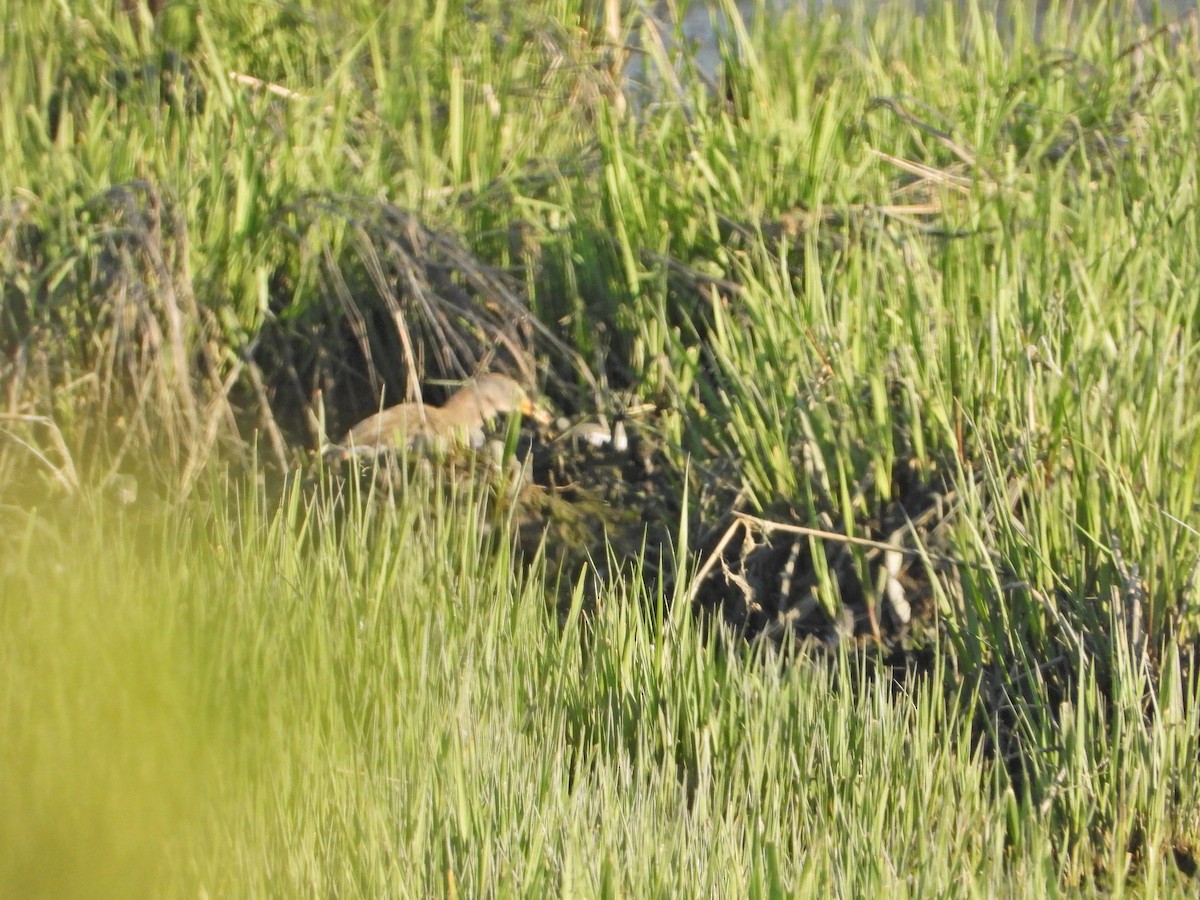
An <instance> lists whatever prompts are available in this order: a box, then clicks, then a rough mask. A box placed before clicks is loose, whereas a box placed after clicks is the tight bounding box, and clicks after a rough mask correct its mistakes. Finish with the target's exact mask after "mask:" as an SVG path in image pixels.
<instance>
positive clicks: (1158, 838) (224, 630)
mask: <svg viewBox="0 0 1200 900" xmlns="http://www.w3.org/2000/svg"><path fill="white" fill-rule="evenodd" d="M433 488H436V485H435V486H433ZM433 488H431V486H430V485H428V484H427V485H425V486H423V487H422V486H421V485H418V484H415V483H414V484H412V485H410V488H409V490H410V492H411V493H410V494H409V496H408V497H406V498H405V500H406V502H404V503H401V504H399V505H396V504H394V503H386V504H383V503H378V502H369V503H364V502H362V501H361V498H358V497H355V496H350V497H348V498H347V499H346V502H345V506H344V508H343V509H342V511H341V513H340V514H338V515H332V514H331V513H330V511H329V509H330V507H329V505H327V504H326V503H325V502H320V503H316V502H311V501H307V502H306V501H305V500H304V498H303V497H302V495H301V494H300V493H299V492H298V491H297V492H295V493H292V494H290V495H289V496H287V497H285V499H284V502H283V504H282V507H281V508H280V509H279V510H278V511H275V512H271V511H269V510H267V509H264V507H263V505H262V504H261V503H260V502H258V501H256V500H255V498H254V497H253V496H252V495H251V496H247V497H243V498H242V499H241V500H233V501H219V502H218V503H216V504H215V505H213V506H212V507H211V508H208V509H202V508H201V506H200V504H196V505H195V506H193V507H192V509H191V510H190V511H189V512H188V513H186V514H185V515H183V516H180V515H179V514H178V513H177V512H174V511H171V510H163V511H162V512H161V513H157V514H155V513H149V512H147V513H143V514H133V513H129V512H128V511H120V510H113V509H111V508H109V509H105V508H104V507H103V504H91V503H84V502H83V501H80V505H78V506H73V507H69V508H64V509H61V510H58V511H57V512H56V513H42V514H39V515H38V516H36V517H34V516H31V517H29V518H28V519H27V520H26V526H25V528H26V530H25V535H24V536H23V537H22V535H21V534H20V533H19V522H18V521H17V520H16V519H15V518H14V519H6V538H9V539H11V541H10V544H9V546H10V547H12V548H13V550H12V552H10V553H7V554H6V555H5V561H4V566H3V571H2V578H3V580H2V583H0V591H2V596H3V597H4V598H5V602H4V606H3V628H2V629H0V660H2V661H3V672H4V678H3V691H4V693H3V696H2V702H0V733H2V734H3V735H4V740H3V741H0V828H2V829H3V840H0V848H2V849H0V891H2V892H3V893H4V894H5V895H6V896H72V895H73V896H139V895H141V896H146V895H153V896H164V895H170V896H176V895H178V896H198V895H200V896H229V895H235V894H236V895H239V896H255V895H269V896H280V895H286V896H296V895H303V896H330V895H353V896H397V895H411V894H421V895H427V894H430V893H432V894H442V895H457V896H477V895H481V894H497V893H498V894H519V895H526V896H527V895H530V894H535V895H546V894H555V893H557V894H567V895H572V896H578V895H605V896H612V895H620V894H625V895H631V894H632V895H638V896H678V895H680V894H681V893H682V894H687V895H692V896H696V895H705V896H713V895H739V896H742V895H746V894H747V893H748V894H749V895H750V896H762V897H765V896H778V895H780V894H789V895H795V894H801V895H803V894H808V893H811V892H813V891H816V890H824V889H828V888H833V889H834V890H836V891H838V892H841V893H845V894H851V895H856V896H860V895H871V894H880V893H887V894H895V893H897V892H898V893H901V894H904V893H911V894H917V895H922V896H924V895H929V894H931V893H952V894H961V893H974V894H989V895H995V894H1009V895H1011V894H1020V895H1022V896H1029V895H1039V894H1046V893H1056V892H1058V891H1060V890H1063V889H1069V888H1078V887H1083V886H1089V885H1090V886H1092V887H1095V888H1102V889H1104V890H1106V891H1108V890H1117V889H1121V888H1123V887H1134V886H1138V887H1139V889H1147V890H1150V891H1158V892H1165V893H1174V892H1178V891H1180V890H1183V889H1184V886H1185V885H1186V877H1185V876H1184V875H1183V874H1182V873H1181V872H1180V870H1179V869H1178V868H1177V867H1176V864H1175V863H1174V861H1173V860H1174V853H1175V852H1176V851H1177V850H1178V851H1179V853H1180V855H1181V858H1183V857H1186V856H1187V855H1188V854H1190V853H1192V852H1194V849H1195V847H1194V844H1193V843H1192V842H1193V841H1194V840H1195V835H1196V834H1197V830H1196V829H1197V826H1198V824H1200V823H1198V821H1197V816H1198V815H1200V808H1198V805H1197V801H1196V797H1197V796H1198V793H1197V788H1198V787H1200V785H1197V782H1196V778H1197V775H1196V772H1197V767H1196V766H1195V764H1194V761H1195V759H1196V753H1197V752H1198V750H1200V728H1198V723H1197V720H1196V716H1197V709H1198V708H1200V707H1198V706H1197V704H1196V703H1195V700H1196V697H1195V685H1194V684H1192V683H1189V684H1181V683H1180V681H1179V677H1180V676H1179V666H1178V662H1177V660H1175V659H1171V660H1169V661H1168V662H1167V663H1166V664H1165V665H1164V669H1163V679H1162V682H1161V684H1160V686H1159V687H1158V688H1157V689H1156V693H1155V694H1154V696H1153V702H1154V704H1155V705H1154V714H1153V715H1152V716H1150V717H1149V718H1147V717H1146V715H1145V714H1144V712H1143V709H1144V707H1143V703H1142V695H1141V693H1140V691H1139V688H1138V686H1139V685H1141V686H1142V688H1145V687H1146V684H1145V681H1144V674H1139V673H1137V672H1135V671H1123V672H1122V673H1121V675H1122V679H1123V681H1122V687H1121V688H1119V689H1118V690H1117V691H1116V692H1115V693H1110V692H1108V691H1102V690H1101V689H1100V688H1099V687H1098V686H1097V684H1096V682H1095V679H1094V678H1091V677H1089V676H1088V674H1087V673H1085V676H1084V678H1083V680H1082V682H1081V684H1080V686H1079V688H1078V690H1077V692H1076V693H1075V694H1074V695H1073V696H1071V697H1070V698H1068V699H1066V700H1064V701H1063V703H1062V704H1061V706H1060V707H1059V708H1058V709H1057V710H1055V711H1054V718H1055V720H1056V721H1057V722H1058V723H1059V725H1058V728H1057V730H1056V732H1055V733H1054V734H1053V735H1049V734H1047V735H1046V740H1047V741H1048V744H1047V746H1046V747H1045V748H1044V752H1046V753H1048V754H1053V755H1054V757H1055V759H1057V760H1059V763H1060V766H1059V768H1058V770H1057V772H1056V775H1055V779H1054V784H1053V787H1052V788H1051V789H1050V790H1047V791H1045V792H1042V793H1041V794H1040V795H1039V796H1035V793H1034V792H1033V791H1032V790H1029V789H1023V788H1020V787H1017V788H1015V789H1014V786H1013V785H1012V784H1011V783H1010V781H1009V778H1008V776H1007V774H1006V769H1005V766H1004V765H1003V764H1002V763H1003V760H1000V759H997V758H994V757H993V756H991V755H990V754H988V753H986V752H982V751H981V749H980V745H979V742H978V739H979V733H980V729H981V728H984V727H986V721H985V720H986V716H981V709H982V707H981V704H980V703H979V698H978V697H977V696H975V694H974V693H973V691H972V690H971V689H970V688H969V687H967V686H966V685H967V682H965V681H961V680H958V679H955V678H953V677H952V676H951V675H950V674H949V673H947V672H943V671H941V670H940V667H939V670H938V671H935V672H933V673H931V674H930V676H929V677H927V678H924V679H914V680H913V681H911V682H910V683H909V685H908V687H907V688H898V687H897V686H896V685H895V684H894V683H893V681H892V678H891V675H890V674H889V673H888V671H887V670H886V669H883V668H876V667H875V666H874V665H872V664H870V663H869V662H867V661H866V660H865V659H860V660H859V661H857V662H855V661H853V658H852V657H849V656H842V657H841V659H840V661H838V662H835V663H832V664H830V663H816V662H806V661H804V659H802V658H801V659H797V660H794V661H793V662H792V663H791V664H788V663H786V662H784V661H783V660H784V659H785V658H786V657H785V656H777V655H774V654H770V653H768V654H766V655H763V656H761V657H760V656H758V655H756V654H747V653H746V652H745V651H744V650H743V649H741V648H739V647H738V646H737V644H736V642H735V641H726V640H724V639H719V638H718V639H715V640H714V638H712V637H706V636H705V635H704V634H702V629H699V628H698V627H697V623H696V620H695V619H694V618H693V616H692V614H691V612H690V611H689V610H688V609H687V607H686V606H685V605H682V604H680V605H677V606H676V607H674V611H673V612H666V611H665V608H664V604H663V601H664V599H668V598H655V597H652V596H651V597H647V596H642V595H639V594H638V591H639V590H640V589H638V588H635V587H631V586H630V585H631V584H632V583H633V582H623V583H616V584H612V585H610V586H609V587H608V588H606V589H604V590H603V591H602V593H601V594H600V596H599V598H598V601H597V602H598V608H597V610H596V612H595V613H594V615H593V616H592V617H590V618H589V617H587V616H581V615H579V610H578V608H576V610H575V612H574V613H572V615H570V616H569V617H568V619H567V621H566V622H565V623H563V624H562V625H561V626H560V625H559V623H558V622H557V621H556V619H555V617H554V615H553V613H552V611H551V610H549V609H548V608H547V606H546V601H545V593H544V590H543V588H542V585H541V581H540V580H541V577H542V576H541V575H540V574H539V572H538V568H537V566H536V565H535V566H534V567H533V568H532V569H531V570H528V571H526V570H525V569H524V567H522V566H520V565H517V564H515V563H514V560H513V559H512V558H511V555H510V550H509V549H508V546H507V543H506V542H505V541H495V540H491V539H489V538H487V537H485V536H484V535H483V533H482V532H483V524H482V523H483V519H484V516H483V514H482V510H483V508H484V505H485V504H483V503H482V499H481V498H475V497H471V496H464V495H462V494H459V495H457V496H456V495H455V492H454V491H447V490H446V489H445V487H444V486H443V487H442V488H437V489H433ZM223 493H224V492H223ZM236 493H237V492H236V491H232V490H231V491H229V492H228V494H229V495H230V496H234V495H235V494H236ZM467 493H468V494H469V493H470V492H469V491H468V492H467ZM377 499H378V498H377ZM47 525H49V526H50V527H49V530H47ZM585 589H587V586H586V584H585V583H584V582H581V584H580V586H579V591H581V592H582V591H583V590H585ZM578 596H579V597H580V598H581V599H582V594H578ZM955 683H958V684H959V687H958V688H957V689H956V688H954V687H953V685H954V684H955Z"/></svg>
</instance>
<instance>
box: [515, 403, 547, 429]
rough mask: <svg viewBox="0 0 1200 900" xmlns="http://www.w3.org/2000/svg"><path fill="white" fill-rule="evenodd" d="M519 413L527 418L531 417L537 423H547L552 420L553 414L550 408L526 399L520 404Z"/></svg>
mask: <svg viewBox="0 0 1200 900" xmlns="http://www.w3.org/2000/svg"><path fill="white" fill-rule="evenodd" d="M521 415H524V416H529V418H531V419H533V421H535V422H537V423H538V424H539V425H549V424H550V423H551V422H553V421H554V416H553V415H551V414H550V410H548V409H546V408H545V407H544V406H542V405H541V404H540V403H538V402H536V401H534V400H528V399H527V400H525V402H524V403H522V404H521Z"/></svg>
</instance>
